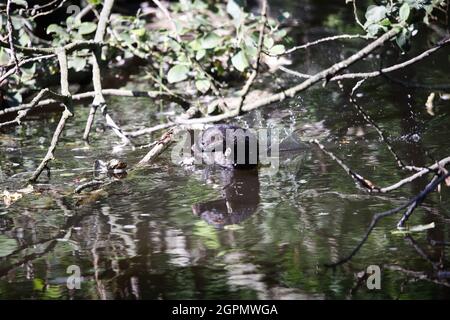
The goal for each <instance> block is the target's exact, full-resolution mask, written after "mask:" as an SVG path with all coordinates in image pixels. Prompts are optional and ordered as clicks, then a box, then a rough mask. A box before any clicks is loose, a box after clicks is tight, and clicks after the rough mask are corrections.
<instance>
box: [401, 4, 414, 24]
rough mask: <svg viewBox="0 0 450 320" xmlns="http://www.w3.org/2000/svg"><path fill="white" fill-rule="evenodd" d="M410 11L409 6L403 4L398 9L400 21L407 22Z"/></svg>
mask: <svg viewBox="0 0 450 320" xmlns="http://www.w3.org/2000/svg"><path fill="white" fill-rule="evenodd" d="M410 11H411V9H410V7H409V4H407V3H406V2H405V3H404V4H403V5H402V6H401V7H400V11H399V17H400V21H406V20H408V17H409V13H410Z"/></svg>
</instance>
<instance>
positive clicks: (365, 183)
mask: <svg viewBox="0 0 450 320" xmlns="http://www.w3.org/2000/svg"><path fill="white" fill-rule="evenodd" d="M310 143H312V144H315V145H317V146H318V147H319V148H320V149H321V150H322V151H323V152H324V153H325V154H326V155H328V156H329V157H330V158H332V159H333V160H334V161H336V163H337V164H339V166H341V168H342V169H344V171H345V172H346V173H347V174H348V175H349V176H350V177H352V178H353V179H354V180H355V181H356V182H357V184H358V185H359V186H361V187H363V189H364V190H366V191H369V192H372V193H388V192H391V191H393V190H396V189H398V188H400V187H402V186H403V185H405V184H407V183H411V182H413V181H414V180H416V179H419V178H421V177H423V176H425V175H426V174H428V173H431V172H434V173H437V171H438V170H439V169H440V168H442V167H445V166H446V165H447V164H449V163H450V157H446V158H443V159H441V160H439V161H438V162H437V163H435V164H433V165H431V166H429V167H424V168H423V169H421V170H420V171H418V172H416V173H415V174H413V175H411V176H409V177H407V178H405V179H402V180H400V181H398V182H396V183H394V184H392V185H390V186H387V187H378V186H376V185H375V184H374V183H373V182H372V181H370V180H368V179H366V178H364V177H363V176H361V175H360V174H358V173H357V172H355V171H353V170H352V169H350V168H349V167H348V166H347V165H346V164H345V163H344V162H343V161H342V160H341V159H339V158H338V157H337V156H336V155H334V154H333V153H332V152H330V151H328V150H327V149H326V148H325V147H324V146H323V145H322V144H321V143H320V142H319V141H318V140H317V139H313V140H311V141H310Z"/></svg>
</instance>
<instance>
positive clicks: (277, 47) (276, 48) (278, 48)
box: [269, 44, 286, 55]
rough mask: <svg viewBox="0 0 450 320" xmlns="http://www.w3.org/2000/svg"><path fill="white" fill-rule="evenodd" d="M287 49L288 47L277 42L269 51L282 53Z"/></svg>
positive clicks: (276, 53)
mask: <svg viewBox="0 0 450 320" xmlns="http://www.w3.org/2000/svg"><path fill="white" fill-rule="evenodd" d="M285 51H286V48H285V47H284V45H282V44H277V45H275V46H273V47H272V48H270V50H269V52H270V54H272V55H280V54H283V53H284V52H285Z"/></svg>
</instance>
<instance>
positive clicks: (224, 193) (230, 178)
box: [192, 169, 260, 229]
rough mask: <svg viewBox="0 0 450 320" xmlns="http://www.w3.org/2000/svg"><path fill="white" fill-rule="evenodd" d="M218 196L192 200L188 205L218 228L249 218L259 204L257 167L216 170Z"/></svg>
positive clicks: (196, 213)
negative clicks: (190, 204) (217, 175)
mask: <svg viewBox="0 0 450 320" xmlns="http://www.w3.org/2000/svg"><path fill="white" fill-rule="evenodd" d="M219 176H220V183H219V185H220V186H221V198H220V199H218V200H213V201H207V202H201V203H196V204H194V205H193V206H192V211H193V213H194V214H195V215H197V216H199V217H200V218H202V219H203V220H205V221H206V222H207V223H208V224H210V225H213V226H214V227H216V228H218V229H222V228H223V227H225V226H227V225H231V224H239V223H241V222H242V221H244V220H245V219H247V218H249V217H250V216H251V215H252V214H253V213H255V211H256V209H257V208H258V205H259V200H260V198H259V178H258V171H257V170H256V169H254V170H232V169H231V170H227V169H221V170H220V174H219Z"/></svg>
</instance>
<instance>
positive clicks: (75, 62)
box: [69, 56, 87, 72]
mask: <svg viewBox="0 0 450 320" xmlns="http://www.w3.org/2000/svg"><path fill="white" fill-rule="evenodd" d="M86 64H87V59H86V58H81V57H77V56H75V57H73V58H71V59H70V60H69V68H71V69H74V70H75V71H77V72H80V71H82V70H83V69H84V68H85V67H86Z"/></svg>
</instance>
